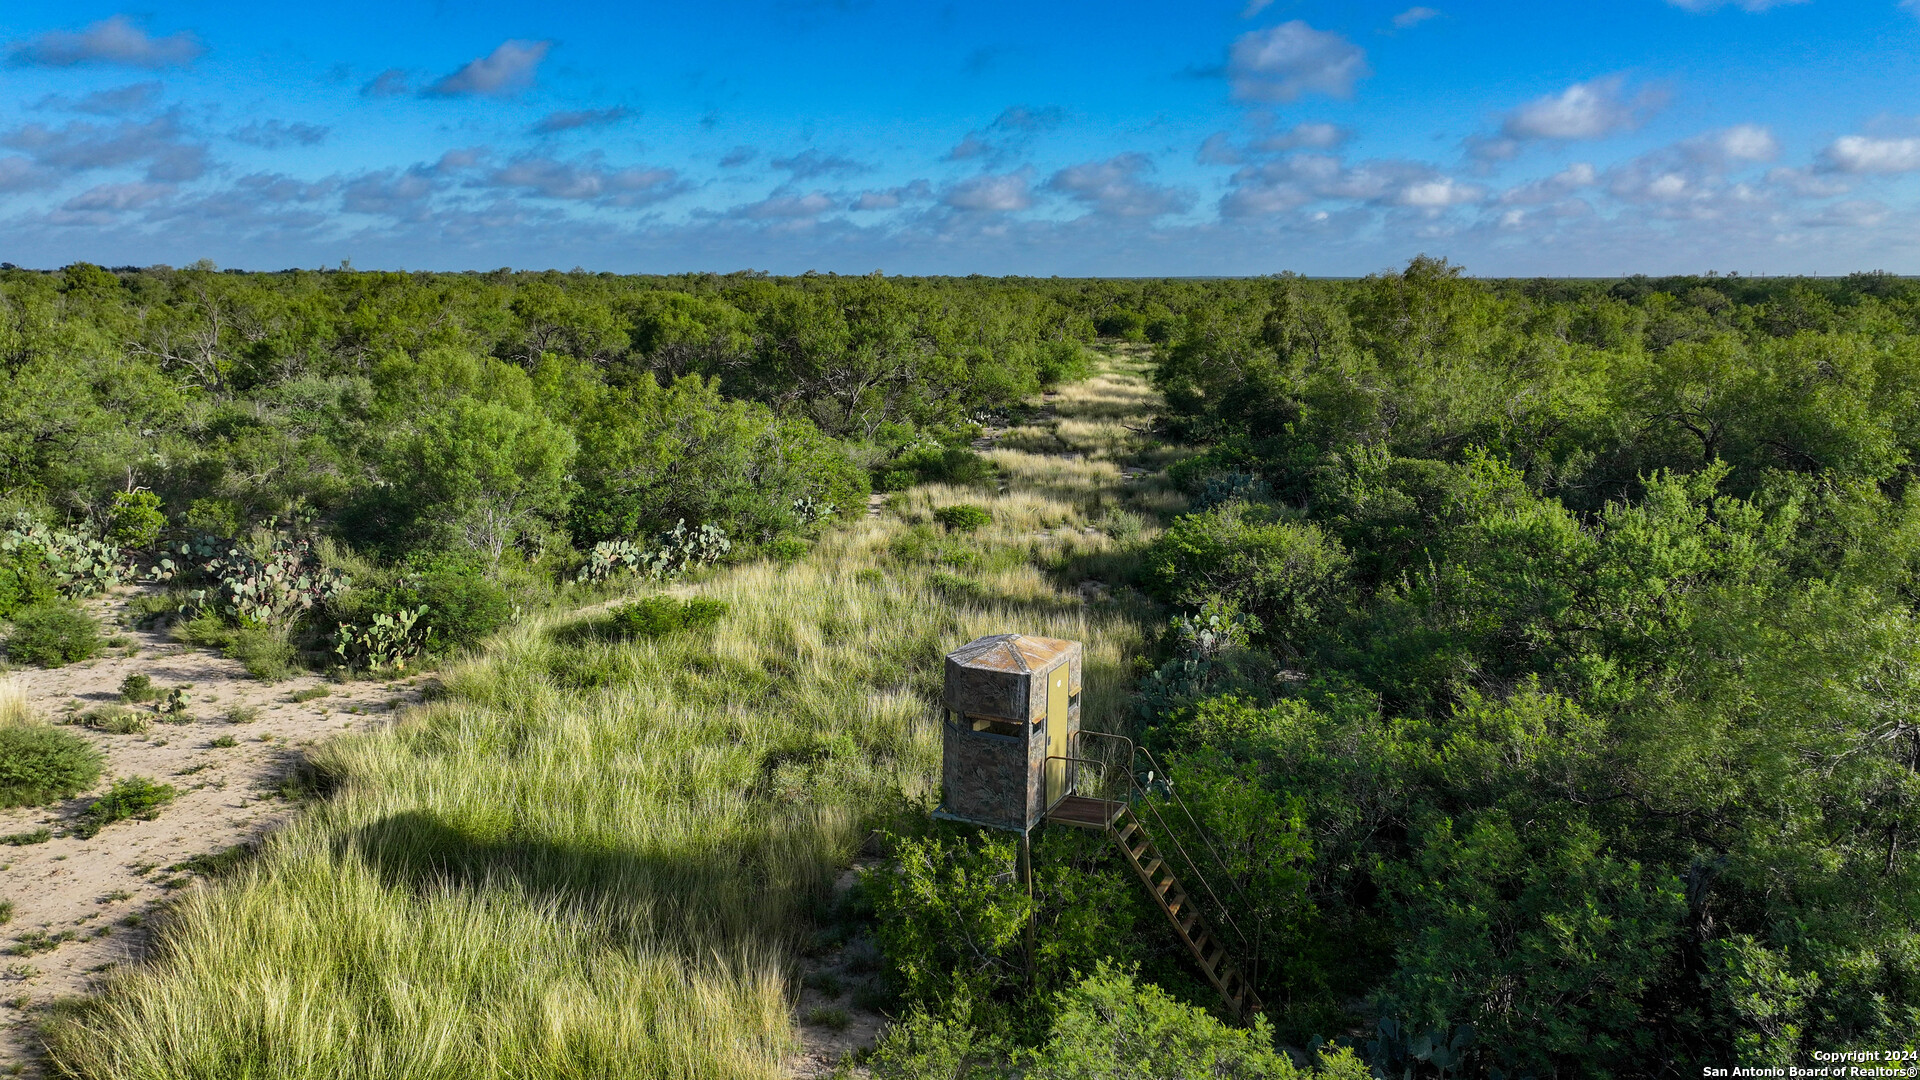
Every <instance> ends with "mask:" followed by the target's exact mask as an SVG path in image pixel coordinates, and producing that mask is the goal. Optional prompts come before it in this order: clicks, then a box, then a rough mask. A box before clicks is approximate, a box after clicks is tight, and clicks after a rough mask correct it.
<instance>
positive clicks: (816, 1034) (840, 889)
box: [788, 857, 887, 1080]
mask: <svg viewBox="0 0 1920 1080" xmlns="http://www.w3.org/2000/svg"><path fill="white" fill-rule="evenodd" d="M881 861H882V860H880V859H876V858H872V857H863V858H859V859H855V860H854V863H853V865H852V866H850V867H848V868H847V869H845V870H842V871H841V872H840V876H839V877H838V878H836V879H835V880H834V891H835V892H836V893H844V892H846V891H847V890H848V889H850V888H852V887H853V883H854V882H855V881H856V880H858V879H859V875H860V872H861V871H863V870H866V869H867V868H869V867H872V866H876V865H878V864H879V863H880V862H881ZM863 954H864V957H865V958H866V959H867V961H868V963H869V964H872V963H874V962H876V961H877V959H878V955H879V954H878V951H877V949H876V947H875V946H874V944H873V943H872V941H871V940H870V939H864V938H856V939H855V940H853V941H850V942H844V943H842V944H839V945H836V946H833V947H832V948H829V949H823V950H820V951H818V952H816V953H814V954H812V955H809V956H806V957H803V958H802V959H801V961H800V981H799V985H800V998H799V1000H798V1001H797V1002H795V1007H794V1019H795V1024H794V1028H795V1030H797V1031H798V1032H799V1033H800V1045H801V1050H800V1053H798V1054H796V1055H795V1056H794V1057H793V1058H792V1059H791V1060H790V1061H789V1062H788V1069H789V1071H790V1072H791V1074H792V1075H793V1076H794V1077H796V1078H800V1080H812V1078H815V1077H827V1076H832V1075H834V1073H835V1071H836V1070H837V1069H838V1068H839V1067H840V1064H841V1062H842V1061H844V1060H846V1059H847V1056H848V1055H849V1054H851V1053H854V1052H856V1051H860V1050H868V1049H872V1047H873V1045H874V1044H875V1043H876V1042H879V1041H880V1032H881V1030H882V1029H884V1028H885V1027H886V1025H887V1020H886V1017H884V1016H882V1015H880V1014H879V1013H877V1012H873V1011H871V1010H868V1009H863V1008H861V1007H860V1006H859V1005H857V1004H856V1003H855V1001H856V999H857V997H858V995H857V994H855V993H853V992H852V991H853V988H854V987H856V986H857V985H858V984H859V983H861V982H862V981H863V979H862V976H863V974H865V972H863V971H862V970H861V969H862V968H863V964H862V963H861V960H862V958H863ZM823 977H824V978H823ZM836 984H837V985H836ZM827 988H833V989H835V990H836V992H835V993H831V994H828V993H824V992H823V990H825V989H827ZM828 1021H831V1022H828ZM843 1021H844V1023H845V1026H844V1027H842V1026H841V1023H842V1022H843ZM848 1071H849V1072H850V1074H851V1075H852V1076H854V1077H856V1078H858V1077H865V1076H867V1075H868V1073H867V1070H866V1069H865V1068H864V1067H861V1066H858V1065H855V1066H852V1067H851V1068H850V1069H849V1070H848Z"/></svg>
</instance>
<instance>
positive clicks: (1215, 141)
mask: <svg viewBox="0 0 1920 1080" xmlns="http://www.w3.org/2000/svg"><path fill="white" fill-rule="evenodd" d="M1193 160H1194V161H1195V162H1197V163H1198V164H1201V165H1238V164H1240V163H1241V162H1242V161H1245V160H1246V157H1245V156H1244V155H1242V154H1241V153H1240V148H1239V147H1237V146H1235V145H1233V139H1232V137H1231V136H1229V135H1228V134H1227V133H1226V132H1224V131H1216V132H1214V133H1213V134H1211V135H1209V136H1207V137H1206V139H1205V140H1203V141H1202V142H1201V143H1200V149H1198V150H1195V151H1194V152H1193Z"/></svg>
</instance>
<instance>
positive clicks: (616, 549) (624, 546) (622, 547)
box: [578, 540, 646, 581]
mask: <svg viewBox="0 0 1920 1080" xmlns="http://www.w3.org/2000/svg"><path fill="white" fill-rule="evenodd" d="M645 556H646V552H645V551H642V550H641V548H640V545H638V544H636V543H634V542H633V541H631V540H602V541H600V542H599V543H597V544H595V545H593V550H592V551H589V552H587V561H586V564H585V565H584V566H582V567H580V573H579V575H578V578H579V580H581V581H605V580H606V579H608V578H610V577H612V576H613V575H615V574H617V573H622V572H625V573H629V574H634V573H638V572H639V571H640V564H641V561H642V560H643V559H644V558H645Z"/></svg>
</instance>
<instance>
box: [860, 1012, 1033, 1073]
mask: <svg viewBox="0 0 1920 1080" xmlns="http://www.w3.org/2000/svg"><path fill="white" fill-rule="evenodd" d="M971 1013H972V1010H971V1008H970V1007H969V1005H968V1002H967V999H966V998H964V997H963V998H960V999H958V1000H955V1001H952V1002H949V1003H948V1006H947V1008H946V1010H945V1011H944V1012H931V1011H929V1010H928V1009H926V1008H925V1007H924V1006H918V1005H916V1006H914V1008H913V1009H912V1010H910V1011H909V1012H908V1013H907V1014H906V1015H905V1016H902V1017H901V1018H900V1019H898V1020H897V1021H895V1022H894V1023H892V1024H890V1025H888V1027H887V1030H886V1033H885V1034H884V1035H882V1036H881V1037H880V1042H879V1043H878V1044H877V1045H876V1046H875V1047H874V1048H873V1056H872V1057H871V1058H869V1059H868V1061H867V1067H868V1069H869V1070H871V1071H872V1074H873V1078H874V1080H926V1078H928V1077H941V1078H942V1080H972V1078H975V1077H978V1078H980V1080H985V1078H986V1077H990V1076H995V1075H996V1074H1003V1073H1004V1072H1005V1071H1007V1070H1003V1069H1000V1068H996V1067H995V1066H997V1065H999V1064H1000V1060H999V1059H1001V1058H1002V1057H1003V1056H1004V1055H1005V1053H1006V1051H1005V1049H1004V1048H1003V1047H1000V1046H998V1045H996V1044H994V1043H992V1042H990V1041H989V1040H987V1039H985V1038H983V1037H982V1036H981V1035H980V1033H979V1032H977V1031H975V1030H974V1028H973V1024H972V1023H971V1019H972V1018H971Z"/></svg>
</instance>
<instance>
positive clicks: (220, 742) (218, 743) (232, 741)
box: [207, 735, 240, 750]
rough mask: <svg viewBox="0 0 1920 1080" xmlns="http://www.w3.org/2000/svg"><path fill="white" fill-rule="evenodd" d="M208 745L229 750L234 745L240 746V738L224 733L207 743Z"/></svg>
mask: <svg viewBox="0 0 1920 1080" xmlns="http://www.w3.org/2000/svg"><path fill="white" fill-rule="evenodd" d="M207 745H208V746H211V747H213V748H214V749H216V750H228V749H231V748H233V747H236V746H239V745H240V740H238V739H236V738H234V737H233V736H231V735H222V736H220V737H219V738H217V739H214V740H212V741H211V742H209V743H207Z"/></svg>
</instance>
